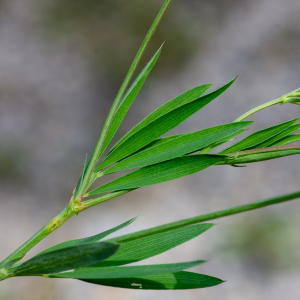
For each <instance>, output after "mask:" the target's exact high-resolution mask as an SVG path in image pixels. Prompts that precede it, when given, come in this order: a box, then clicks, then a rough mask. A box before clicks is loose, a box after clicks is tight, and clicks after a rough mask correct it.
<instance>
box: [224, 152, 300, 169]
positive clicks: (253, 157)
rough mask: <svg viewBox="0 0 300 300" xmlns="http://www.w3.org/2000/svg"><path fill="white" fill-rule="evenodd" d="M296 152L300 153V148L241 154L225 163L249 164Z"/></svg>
mask: <svg viewBox="0 0 300 300" xmlns="http://www.w3.org/2000/svg"><path fill="white" fill-rule="evenodd" d="M295 154H300V149H299V150H297V149H291V150H279V151H269V152H261V153H253V154H247V155H241V156H238V157H237V158H235V159H232V160H228V161H227V162H226V163H224V164H228V165H231V164H247V163H253V162H258V161H264V160H270V159H275V158H279V157H284V156H289V155H295Z"/></svg>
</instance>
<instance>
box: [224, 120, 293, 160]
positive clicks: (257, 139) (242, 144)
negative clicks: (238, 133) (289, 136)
mask: <svg viewBox="0 0 300 300" xmlns="http://www.w3.org/2000/svg"><path fill="white" fill-rule="evenodd" d="M297 120H298V119H294V120H290V121H287V122H284V123H281V124H278V125H275V126H272V127H269V128H266V129H263V130H259V131H256V132H254V133H252V134H250V135H249V136H247V137H246V138H244V139H243V140H241V141H239V142H238V143H236V144H234V145H232V146H230V147H228V148H226V149H225V150H223V151H221V152H219V154H225V153H234V152H238V151H242V150H246V149H251V148H253V147H255V146H256V145H259V144H261V143H262V142H264V141H266V140H268V139H270V138H271V137H273V136H274V135H276V134H278V133H280V132H282V131H283V130H285V129H286V128H288V127H289V126H291V125H292V124H293V123H295V122H296V121H297Z"/></svg>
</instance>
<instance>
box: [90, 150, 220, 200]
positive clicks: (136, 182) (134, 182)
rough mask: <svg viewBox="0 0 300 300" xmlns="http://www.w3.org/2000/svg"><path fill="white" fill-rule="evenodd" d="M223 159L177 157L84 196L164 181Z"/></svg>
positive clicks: (134, 172)
mask: <svg viewBox="0 0 300 300" xmlns="http://www.w3.org/2000/svg"><path fill="white" fill-rule="evenodd" d="M223 159H224V156H222V155H216V154H203V155H202V154H198V155H190V156H183V157H177V158H174V159H172V160H169V161H166V162H162V163H160V164H156V165H152V166H148V167H145V168H141V169H138V170H136V171H133V172H131V173H129V174H126V175H124V176H121V177H119V178H117V179H115V180H113V181H111V182H109V183H106V184H104V185H102V186H100V187H98V188H96V189H94V190H93V191H91V192H89V193H87V194H86V196H92V195H96V194H100V193H105V192H112V191H117V190H127V189H132V188H137V187H142V186H147V185H153V184H157V183H161V182H166V181H169V180H173V179H177V178H180V177H184V176H188V175H191V174H193V173H196V172H199V171H202V170H204V169H206V168H208V167H210V166H212V165H214V164H215V163H217V162H219V161H221V160H223Z"/></svg>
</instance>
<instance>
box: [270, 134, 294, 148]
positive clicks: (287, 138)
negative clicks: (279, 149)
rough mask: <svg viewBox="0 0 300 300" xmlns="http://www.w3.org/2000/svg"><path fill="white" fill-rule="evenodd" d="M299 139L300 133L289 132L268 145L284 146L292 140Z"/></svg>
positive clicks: (292, 141)
mask: <svg viewBox="0 0 300 300" xmlns="http://www.w3.org/2000/svg"><path fill="white" fill-rule="evenodd" d="M298 141H300V134H299V133H298V134H290V135H288V136H285V137H284V138H282V139H280V140H278V141H276V142H275V143H273V144H271V145H270V147H274V146H285V145H288V144H291V143H294V142H298Z"/></svg>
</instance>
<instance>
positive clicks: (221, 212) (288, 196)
mask: <svg viewBox="0 0 300 300" xmlns="http://www.w3.org/2000/svg"><path fill="white" fill-rule="evenodd" d="M296 198H300V191H297V192H294V193H290V194H285V195H282V196H278V197H273V198H269V199H265V200H261V201H258V202H253V203H249V204H245V205H240V206H235V207H231V208H228V209H224V210H219V211H215V212H212V213H208V214H205V215H200V216H196V217H192V218H188V219H184V220H180V221H176V222H172V223H168V224H164V225H161V226H157V227H153V228H150V229H145V230H141V231H138V232H134V233H130V234H126V235H123V236H119V237H116V238H113V239H110V241H118V242H128V241H132V240H135V239H139V238H141V237H145V236H149V235H152V234H156V233H160V232H164V231H169V230H172V229H176V228H179V227H184V226H187V225H192V224H196V223H201V222H206V221H210V220H214V219H218V218H223V217H226V216H231V215H235V214H238V213H242V212H245V211H250V210H254V209H258V208H261V207H265V206H269V205H273V204H277V203H281V202H286V201H290V200H293V199H296Z"/></svg>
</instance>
